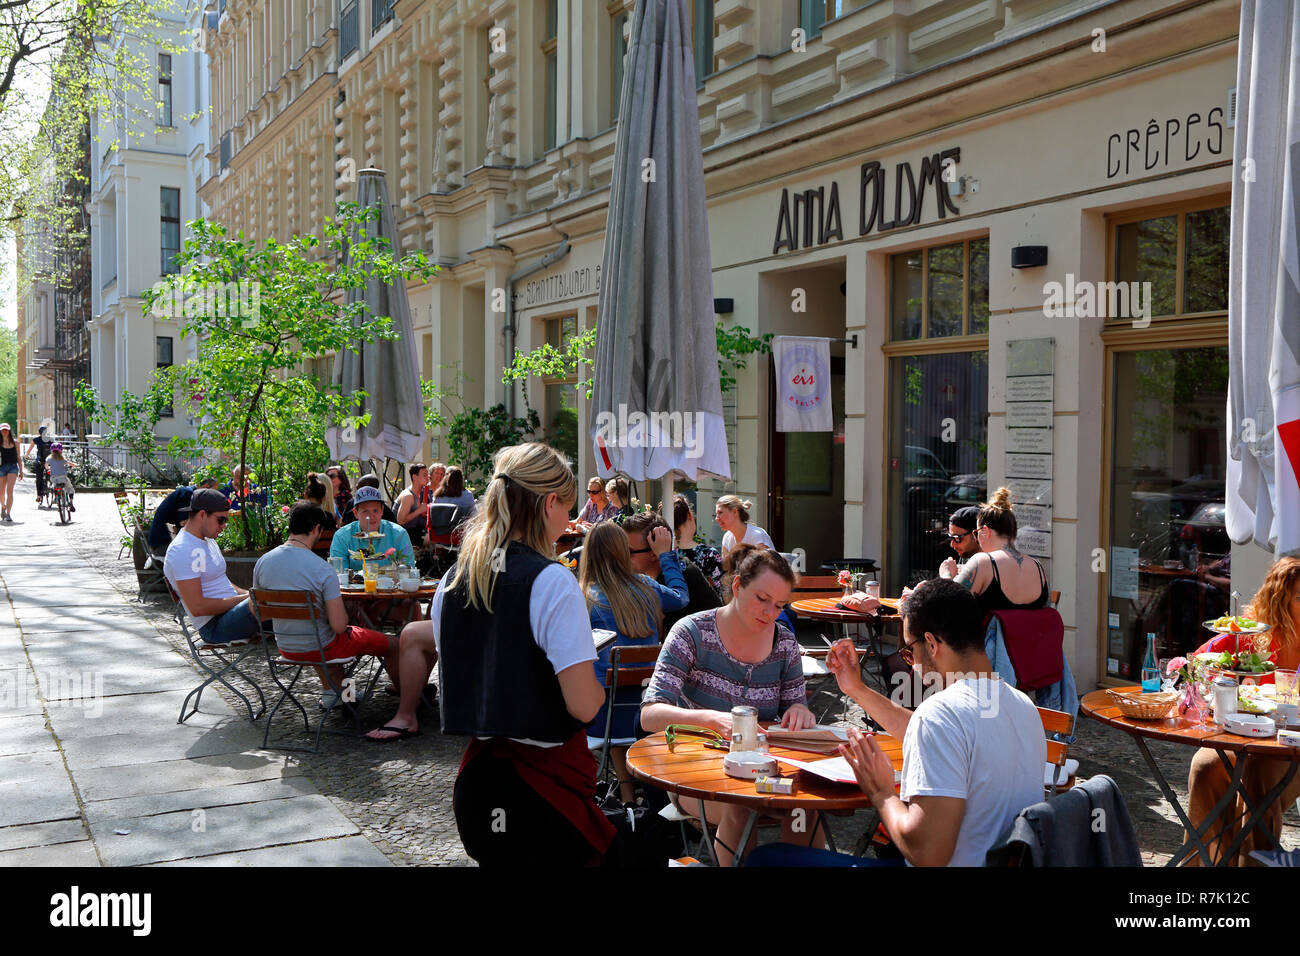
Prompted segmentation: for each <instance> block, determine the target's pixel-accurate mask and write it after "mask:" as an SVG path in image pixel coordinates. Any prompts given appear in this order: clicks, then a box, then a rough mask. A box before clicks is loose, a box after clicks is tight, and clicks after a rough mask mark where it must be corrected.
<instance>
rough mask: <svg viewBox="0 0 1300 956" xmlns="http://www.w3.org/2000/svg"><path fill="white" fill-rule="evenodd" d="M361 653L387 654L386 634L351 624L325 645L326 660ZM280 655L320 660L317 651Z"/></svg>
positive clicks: (282, 653)
mask: <svg viewBox="0 0 1300 956" xmlns="http://www.w3.org/2000/svg"><path fill="white" fill-rule="evenodd" d="M362 654H373V655H375V656H376V657H384V656H385V655H387V654H388V635H387V634H381V633H380V632H379V631H372V630H370V629H369V628H367V627H357V626H356V625H355V624H353V625H351V626H350V627H349V628H348V629H347V630H346V631H344V632H343V633H342V634H340V635H339V636H338V637H336V638H334V640H332V641H330V642H329V643H328V644H326V645H325V659H326V660H337V659H338V658H340V657H360V656H361V655H362ZM281 656H282V657H284V658H286V659H288V660H291V661H312V662H317V661H319V660H320V654H319V652H317V651H302V652H299V653H294V652H291V651H282V652H281Z"/></svg>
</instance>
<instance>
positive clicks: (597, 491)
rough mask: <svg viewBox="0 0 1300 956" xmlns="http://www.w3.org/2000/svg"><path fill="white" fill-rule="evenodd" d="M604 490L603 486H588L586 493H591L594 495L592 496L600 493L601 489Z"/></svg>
mask: <svg viewBox="0 0 1300 956" xmlns="http://www.w3.org/2000/svg"><path fill="white" fill-rule="evenodd" d="M604 490H605V489H604V488H588V489H587V494H589V495H592V496H593V497H594V496H596V495H598V494H600V493H601V492H602V491H604Z"/></svg>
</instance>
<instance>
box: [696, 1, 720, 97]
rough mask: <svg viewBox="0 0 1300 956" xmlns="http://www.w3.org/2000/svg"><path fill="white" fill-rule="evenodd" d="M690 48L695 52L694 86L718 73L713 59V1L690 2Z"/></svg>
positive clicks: (701, 83) (700, 84) (701, 84)
mask: <svg viewBox="0 0 1300 956" xmlns="http://www.w3.org/2000/svg"><path fill="white" fill-rule="evenodd" d="M691 46H692V48H693V49H694V51H695V85H696V86H697V87H699V86H703V85H704V80H705V78H706V77H710V76H712V75H713V74H714V73H716V72H718V67H717V61H716V60H715V59H714V57H713V0H691Z"/></svg>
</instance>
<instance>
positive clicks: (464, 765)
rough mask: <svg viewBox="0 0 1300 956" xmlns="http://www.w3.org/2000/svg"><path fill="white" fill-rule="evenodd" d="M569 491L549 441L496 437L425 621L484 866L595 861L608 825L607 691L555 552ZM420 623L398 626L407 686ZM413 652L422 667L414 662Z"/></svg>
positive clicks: (456, 806) (572, 486)
mask: <svg viewBox="0 0 1300 956" xmlns="http://www.w3.org/2000/svg"><path fill="white" fill-rule="evenodd" d="M576 497H577V483H576V481H575V480H574V477H573V472H572V471H570V470H569V466H568V463H567V462H565V460H564V458H563V457H561V456H560V454H559V453H558V452H557V451H555V450H554V449H552V448H550V447H548V446H547V445H543V444H540V443H529V444H526V445H516V446H513V447H509V448H503V449H501V451H499V452H498V453H497V455H496V458H495V461H494V463H493V473H492V479H491V481H489V482H488V485H487V490H486V492H485V493H484V495H483V499H482V501H480V502H479V508H478V512H477V513H476V514H475V515H474V517H473V518H471V519H470V522H469V525H468V526H467V530H466V532H465V538H464V542H463V543H462V545H461V549H460V558H459V560H458V561H457V562H456V565H455V567H453V568H452V569H451V570H450V571H448V572H447V575H446V576H445V577H444V578H443V580H442V582H441V584H440V585H439V586H438V591H437V593H436V594H435V595H434V599H433V606H432V608H430V614H429V621H427V622H420V624H423V625H424V626H425V628H427V629H429V630H432V632H433V634H432V637H433V641H434V644H435V649H436V654H437V659H438V677H439V680H438V686H439V689H440V690H441V695H442V702H441V707H440V712H441V718H442V731H443V733H444V734H461V735H464V736H466V737H469V738H470V741H469V746H468V747H467V748H466V750H465V756H464V758H463V759H462V760H461V765H460V773H459V775H458V776H457V777H456V785H455V789H454V791H453V796H452V808H453V811H454V812H455V816H456V827H457V829H458V830H459V831H460V838H461V842H462V843H463V844H464V846H465V852H466V853H468V854H469V855H470V856H471V857H473V858H474V859H475V860H477V861H478V862H479V864H480V865H481V866H515V867H517V866H545V867H548V868H553V867H556V866H560V867H567V866H582V865H593V864H599V863H600V862H601V861H602V860H603V859H604V857H605V854H606V851H607V850H608V849H609V848H610V844H611V842H612V841H613V838H614V828H613V826H612V825H611V824H610V823H609V822H608V821H607V820H606V819H605V815H604V813H602V812H601V810H600V808H599V807H598V806H597V805H596V799H595V798H596V761H595V758H594V757H592V755H591V752H590V751H589V750H588V749H587V733H586V727H587V724H589V723H590V722H591V721H592V719H593V718H594V717H595V716H596V713H597V711H599V710H600V708H601V705H602V704H603V703H604V701H605V691H604V688H602V687H601V686H600V683H599V681H597V680H596V672H595V670H594V669H593V667H592V663H593V662H594V661H595V660H596V647H595V644H594V642H593V641H592V637H591V621H590V619H589V617H588V612H587V602H586V601H585V600H584V598H583V596H582V591H581V590H580V589H579V587H578V581H577V579H576V578H575V577H574V576H573V574H572V573H571V572H570V571H569V570H568V569H567V568H566V567H564V565H562V564H560V563H559V562H558V561H557V560H556V559H555V545H554V542H555V540H556V539H557V538H558V537H559V536H560V533H561V532H562V531H563V530H564V527H565V525H566V524H568V521H569V509H570V508H572V507H573V504H574V500H575V499H576ZM417 626H418V625H411V626H409V627H408V628H407V630H413V629H415V628H416V627H417ZM419 636H420V635H417V634H414V633H413V634H412V635H410V639H409V640H408V635H407V634H406V632H403V634H402V653H403V655H404V656H403V660H402V671H401V673H402V686H403V688H405V681H406V674H407V667H406V664H407V661H406V659H405V655H406V654H407V650H408V648H407V645H408V643H410V644H411V645H412V647H411V656H412V658H415V657H416V656H423V654H422V653H421V649H420V648H418V647H416V646H415V645H416V644H418V643H419V641H418V640H416V638H418V637H419ZM411 664H412V669H413V670H414V671H416V672H417V673H418V670H419V668H420V664H421V662H420V661H419V660H412V661H411ZM426 673H427V671H426Z"/></svg>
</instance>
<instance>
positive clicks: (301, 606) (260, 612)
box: [248, 588, 383, 753]
mask: <svg viewBox="0 0 1300 956" xmlns="http://www.w3.org/2000/svg"><path fill="white" fill-rule="evenodd" d="M248 602H249V606H250V607H251V608H252V609H253V613H254V614H255V615H256V616H257V618H258V620H260V621H262V622H263V623H265V622H267V621H277V620H279V621H310V622H311V624H312V633H314V634H315V635H316V651H317V653H318V655H319V658H318V659H317V660H309V661H296V660H290V659H289V658H287V657H284V656H283V655H282V654H281V653H280V652H279V651H278V649H277V651H276V652H275V653H274V654H273V653H272V651H271V646H270V643H269V642H267V643H266V664H267V667H268V668H269V669H270V671H271V679H272V680H274V681H275V683H276V686H277V687H279V688H280V699H279V700H277V701H276V702H275V706H274V707H272V708H271V712H270V713H269V714H267V715H266V732H265V733H263V734H262V746H263V747H268V746H274V747H275V749H277V750H294V751H300V752H304V753H318V752H319V751H320V738H321V734H322V733H323V732H324V731H325V730H326V729H327V728H326V727H325V719H326V718H327V717H329V715H330V714H332V713H333V712H334V710H335V708H342V710H343V711H345V712H346V713H347V715H348V718H349V724H350V725H351V727H352V732H353V733H355V734H356V735H360V733H361V714H360V711H359V710H358V708H357V705H358V704H359V703H360V702H361V701H363V700H365V699H366V698H368V697H369V696H370V694H371V692H372V691H373V690H374V687H375V682H376V680H378V678H379V674H380V672H381V671H382V670H383V667H382V664H381V665H379V666H376V667H375V669H374V671H373V672H372V673H371V675H370V680H369V683H368V684H367V685H366V691H365V693H364V694H362V695H360V696H359V697H358V696H357V695H356V693H355V691H354V687H355V683H354V681H353V676H354V674H355V673H356V670H357V666H358V665H359V664H360V662H361V658H359V657H337V658H333V657H326V656H325V645H324V644H322V643H321V640H320V626H319V625H320V622H321V621H322V620H324V619H325V609H324V608H323V607H321V605H320V602H319V601H318V600H317V599H316V595H314V594H312V593H310V592H309V591H274V590H269V589H266V588H254V589H253V590H251V591H249V592H248ZM331 666H338V667H341V668H342V669H343V676H342V678H341V679H340V680H339V682H338V683H337V684H336V683H335V682H334V678H333V677H332V676H330V667H331ZM317 667H319V668H321V672H322V673H324V675H325V682H326V683H327V684H328V685H329V690H331V691H333V693H334V701H333V702H332V703H331V704H330V705H329V706H328V707H322V709H321V714H320V718H319V719H318V720H317V721H316V737H315V739H314V741H313V743H312V746H311V747H292V746H287V745H285V744H274V745H273V744H271V743H270V739H271V722H272V721H273V720H275V715H276V712H277V711H279V709H280V707H281V706H282V705H283V704H284V702H285V700H286V699H288V700H290V701H291V702H292V703H293V705H294V706H295V707H297V708H298V712H299V713H300V714H302V724H303V729H304V730H305V731H306V732H307V733H308V734H310V733H311V730H312V728H311V719H310V718H309V717H308V716H307V708H305V707H303V705H302V702H301V701H300V700H299V699H298V697H297V696H296V695H295V694H294V692H293V689H294V686H295V685H296V684H297V683H298V679H299V678H300V677H302V672H303V669H304V668H310V669H313V670H314V669H315V668H317ZM287 671H292V672H293V679H292V680H290V681H289V683H287V684H286V683H285V682H284V681H283V680H281V679H280V675H281V674H282V673H284V672H287ZM328 729H329V732H330V733H335V734H336V733H347V731H341V730H335V729H334V728H328Z"/></svg>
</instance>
